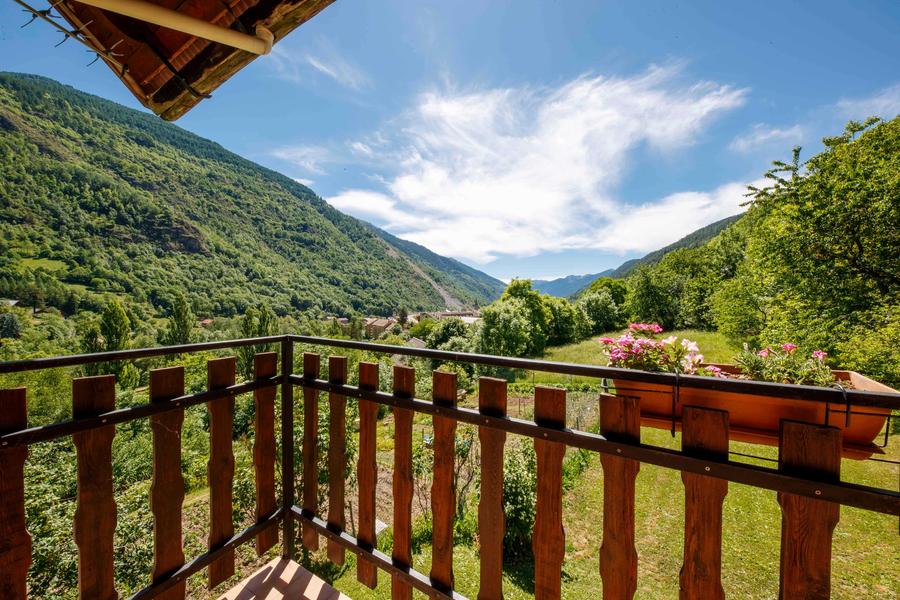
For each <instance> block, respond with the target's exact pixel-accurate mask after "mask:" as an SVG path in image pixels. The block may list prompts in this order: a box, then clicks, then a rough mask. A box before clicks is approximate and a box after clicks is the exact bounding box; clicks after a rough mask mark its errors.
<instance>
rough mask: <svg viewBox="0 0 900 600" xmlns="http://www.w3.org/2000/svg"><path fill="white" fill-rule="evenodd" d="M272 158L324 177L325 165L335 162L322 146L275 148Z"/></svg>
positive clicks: (327, 150) (331, 154)
mask: <svg viewBox="0 0 900 600" xmlns="http://www.w3.org/2000/svg"><path fill="white" fill-rule="evenodd" d="M272 156H274V157H275V158H279V159H281V160H283V161H286V162H289V163H291V164H292V165H295V166H298V167H300V168H301V169H304V170H305V171H307V172H309V173H315V174H317V175H324V174H325V165H326V164H329V163H333V162H335V160H336V158H335V156H334V155H333V153H332V152H331V151H330V150H329V149H328V148H326V147H324V146H309V145H303V144H300V145H297V146H283V147H281V148H276V149H275V150H273V151H272Z"/></svg>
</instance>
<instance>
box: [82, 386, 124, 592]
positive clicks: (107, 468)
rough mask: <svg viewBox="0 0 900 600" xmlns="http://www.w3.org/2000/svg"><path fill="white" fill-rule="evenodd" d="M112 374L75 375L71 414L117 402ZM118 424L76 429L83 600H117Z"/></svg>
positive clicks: (108, 407) (99, 410)
mask: <svg viewBox="0 0 900 600" xmlns="http://www.w3.org/2000/svg"><path fill="white" fill-rule="evenodd" d="M115 404H116V378H115V376H113V375H101V376H99V377H81V378H79V379H75V380H73V381H72V414H73V416H74V417H75V418H76V419H77V418H80V417H93V416H96V415H99V414H101V413H104V412H109V411H111V410H113V409H114V408H115ZM115 435H116V427H115V425H105V426H101V427H97V428H96V429H90V430H88V431H82V432H79V433H76V434H74V435H72V441H73V442H74V443H75V450H76V453H77V455H78V505H77V508H76V509H75V544H76V545H77V546H78V594H79V598H81V599H82V600H116V599H117V598H118V597H119V595H118V593H117V592H116V588H115V583H114V577H113V576H114V568H113V556H114V550H113V536H114V535H115V530H116V501H115V499H114V498H113V480H112V441H113V437H114V436H115Z"/></svg>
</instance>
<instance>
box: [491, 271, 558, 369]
mask: <svg viewBox="0 0 900 600" xmlns="http://www.w3.org/2000/svg"><path fill="white" fill-rule="evenodd" d="M511 299H515V300H520V301H521V303H522V309H523V310H524V311H525V314H526V316H527V319H528V322H529V323H530V324H531V327H530V329H531V335H530V336H529V340H528V347H527V350H526V354H527V355H530V356H537V355H540V354H542V353H543V352H544V348H545V347H546V346H547V338H548V336H549V333H550V313H549V311H548V309H547V306H546V305H545V304H544V301H543V299H542V298H541V294H540V293H539V292H537V291H536V290H534V289H532V287H531V280H530V279H513V280H512V281H511V282H510V283H509V285H508V286H506V290H505V291H504V292H503V295H502V296H501V297H500V300H499V302H504V301H507V300H511Z"/></svg>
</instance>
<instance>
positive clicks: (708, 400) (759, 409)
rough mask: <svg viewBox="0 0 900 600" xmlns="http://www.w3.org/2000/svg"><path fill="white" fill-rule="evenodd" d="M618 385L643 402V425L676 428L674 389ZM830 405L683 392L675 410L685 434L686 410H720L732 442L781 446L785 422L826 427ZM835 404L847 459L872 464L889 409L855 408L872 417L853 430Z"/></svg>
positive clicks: (854, 417) (848, 376)
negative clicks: (683, 418)
mask: <svg viewBox="0 0 900 600" xmlns="http://www.w3.org/2000/svg"><path fill="white" fill-rule="evenodd" d="M716 366H718V367H720V368H721V369H722V370H723V371H725V372H727V373H735V374H736V373H740V369H739V368H737V367H734V366H732V365H716ZM834 375H835V378H836V379H837V380H838V382H840V381H847V382H850V383H851V384H852V385H853V388H854V389H857V390H866V391H872V392H894V393H896V391H895V390H893V389H891V388H889V387H887V386H886V385H882V384H880V383H878V382H877V381H873V380H872V379H869V378H868V377H865V376H863V375H860V374H859V373H856V372H854V371H834ZM613 385H614V386H615V388H616V391H617V393H618V394H620V395H622V396H635V397H638V398H640V401H641V405H640V406H641V425H644V426H647V427H656V428H660V429H670V428H671V427H672V398H673V389H672V387H673V386H671V385H661V384H653V383H644V382H637V381H626V380H616V379H614V380H613ZM825 404H826V403H825V402H809V401H806V400H791V399H787V398H777V397H773V396H756V395H751V394H737V393H734V392H720V391H713V390H699V389H692V388H686V387H683V388H681V390H680V392H679V394H678V404H677V405H676V406H675V422H676V429H680V428H681V408H682V407H683V406H685V405H689V406H702V407H705V408H715V409H719V410H725V411H728V413H729V416H728V419H729V428H730V434H731V436H730V437H731V439H732V440H738V441H742V442H751V443H755V444H766V445H770V446H777V445H778V434H779V430H780V427H781V420H782V419H790V420H795V421H808V422H811V423H823V424H824V423H825V412H826V408H825ZM830 404H831V405H830V407H829V411H830V412H829V415H828V424H829V425H832V426H834V427H837V428H839V429H841V430H842V431H843V443H844V456H846V457H848V458H867V457H869V456H871V455H872V454H875V453H881V450H880V449H879V448H878V447H877V446H875V445H874V444H873V442H874V440H875V438H877V437H878V435H879V433H880V432H881V430H882V428H883V427H884V424H885V421H886V420H887V416H888V414H890V410H889V409H886V408H877V407H872V406H865V407H857V406H854V405H851V412H854V413H855V412H856V411H859V412H864V413H867V414H851V416H850V426H849V427H847V426H846V415H845V413H844V411H845V406H844V405H843V404H841V403H839V402H832V403H830Z"/></svg>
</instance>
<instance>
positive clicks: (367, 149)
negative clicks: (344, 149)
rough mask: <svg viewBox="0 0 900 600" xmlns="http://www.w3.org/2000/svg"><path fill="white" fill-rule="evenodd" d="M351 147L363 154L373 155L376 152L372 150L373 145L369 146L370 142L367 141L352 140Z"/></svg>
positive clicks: (357, 152)
mask: <svg viewBox="0 0 900 600" xmlns="http://www.w3.org/2000/svg"><path fill="white" fill-rule="evenodd" d="M350 149H351V150H352V151H353V152H354V153H355V154H362V155H363V156H373V155H374V154H375V153H374V151H373V150H372V147H371V146H369V145H368V144H366V143H365V142H360V141H356V142H351V143H350Z"/></svg>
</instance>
